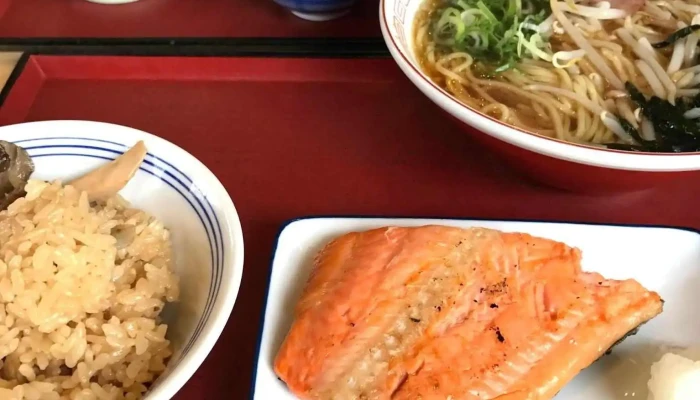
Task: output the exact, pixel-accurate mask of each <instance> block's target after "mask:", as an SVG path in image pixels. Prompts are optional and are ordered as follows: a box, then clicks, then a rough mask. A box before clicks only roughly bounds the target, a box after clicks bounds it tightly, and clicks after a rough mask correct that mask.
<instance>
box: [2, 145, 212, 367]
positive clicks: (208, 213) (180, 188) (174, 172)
mask: <svg viewBox="0 0 700 400" xmlns="http://www.w3.org/2000/svg"><path fill="white" fill-rule="evenodd" d="M31 142H41V143H42V144H38V145H35V146H32V145H31V144H30V143H31ZM52 142H53V143H56V142H58V143H60V144H43V143H52ZM67 142H77V144H69V143H67ZM15 143H17V144H21V145H22V147H23V148H24V149H25V150H27V152H28V153H29V155H30V156H31V157H32V158H41V157H61V156H63V157H65V156H73V157H76V156H77V157H89V158H98V159H102V160H106V161H111V160H114V159H115V158H116V157H118V156H119V155H121V154H122V153H123V152H124V151H126V150H127V149H128V148H129V146H127V145H124V144H122V143H117V142H112V141H108V140H102V139H92V138H84V137H52V138H34V139H24V140H17V141H15ZM105 146H112V147H114V146H116V147H117V149H114V148H108V147H105ZM47 150H48V151H49V152H46V151H47ZM96 152H97V153H98V154H95V153H96ZM99 153H102V154H99ZM149 167H150V168H149ZM139 170H140V171H143V172H145V173H147V174H149V175H152V176H154V177H156V178H158V179H160V180H161V181H163V183H165V184H166V185H168V186H170V187H171V188H172V189H173V190H175V191H176V192H177V193H178V194H179V195H180V196H182V198H183V199H184V200H185V201H186V202H187V203H188V204H189V205H190V207H192V209H193V210H194V212H195V213H196V214H197V217H198V218H199V221H200V223H201V224H202V226H203V227H204V230H205V231H206V233H207V240H208V241H209V247H210V249H211V254H210V257H211V263H212V266H213V271H212V274H211V278H210V282H209V291H208V294H207V300H206V302H205V305H204V312H203V313H202V315H201V316H200V318H199V321H197V325H196V326H195V329H194V333H193V334H192V336H191V337H190V339H189V340H188V342H187V343H186V344H185V346H184V347H183V350H182V353H181V355H180V357H179V359H178V360H176V362H175V363H174V364H173V366H172V367H171V366H170V365H168V367H171V368H174V367H176V366H177V365H178V364H179V362H180V361H181V360H183V359H184V358H185V356H186V355H187V353H188V352H189V350H190V349H191V348H192V346H193V345H194V343H195V342H196V341H197V339H198V338H199V335H200V333H201V331H202V329H203V328H204V325H205V324H206V323H207V321H208V320H209V316H210V315H211V311H212V309H213V306H214V303H215V300H216V298H217V297H218V295H219V289H220V288H221V281H222V274H223V270H224V265H223V260H224V251H225V250H224V246H223V233H222V229H221V224H220V223H219V219H218V217H217V216H216V212H215V211H214V208H213V206H212V205H211V203H210V202H209V200H208V199H207V198H206V196H205V195H204V194H203V193H202V191H201V190H200V189H199V187H198V186H197V185H196V184H195V183H194V181H193V180H192V179H191V178H190V177H189V176H187V175H186V174H185V173H183V172H182V171H180V170H179V169H178V168H177V167H175V166H174V165H173V164H172V163H170V162H168V161H166V160H164V159H163V158H161V157H158V156H156V155H153V154H151V153H148V154H147V155H146V159H145V160H144V162H143V164H141V166H140V168H139ZM166 177H167V178H168V179H166ZM183 180H184V181H185V182H183ZM187 193H189V194H190V196H187ZM193 200H194V202H193ZM195 203H196V204H197V205H198V206H199V208H198V207H196V206H195Z"/></svg>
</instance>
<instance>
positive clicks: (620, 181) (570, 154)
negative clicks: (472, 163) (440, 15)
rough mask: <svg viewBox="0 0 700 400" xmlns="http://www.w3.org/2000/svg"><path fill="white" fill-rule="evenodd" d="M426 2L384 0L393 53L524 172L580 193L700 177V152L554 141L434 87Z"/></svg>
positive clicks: (452, 113) (469, 128) (436, 98)
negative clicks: (420, 38)
mask: <svg viewBox="0 0 700 400" xmlns="http://www.w3.org/2000/svg"><path fill="white" fill-rule="evenodd" d="M423 2H424V0H380V5H379V14H380V15H379V20H380V24H381V29H382V35H383V37H384V40H385V42H386V44H387V47H388V48H389V51H390V53H391V55H392V57H393V59H394V60H395V62H396V63H397V64H398V66H399V68H400V69H401V70H402V71H403V72H404V74H405V75H406V76H407V77H408V78H409V79H410V80H411V82H413V84H414V85H415V86H416V87H417V88H418V89H419V90H420V91H421V92H422V93H423V94H424V95H426V96H427V97H428V98H429V99H430V100H431V101H432V102H433V103H435V104H436V105H437V106H439V107H440V109H442V110H443V111H444V112H445V113H446V114H447V115H446V118H452V119H454V120H455V121H456V122H457V126H459V127H460V128H461V129H463V130H464V131H465V132H466V133H467V134H469V135H471V136H473V137H474V139H475V140H476V141H478V142H480V143H482V144H483V145H484V146H486V147H488V148H490V149H491V150H493V152H494V153H497V154H499V155H500V156H502V158H503V159H504V161H505V162H507V163H508V164H511V165H512V166H514V168H515V169H516V170H517V171H519V172H522V173H523V174H525V175H527V176H529V177H531V178H533V179H535V180H537V181H539V182H541V183H545V184H547V185H550V186H555V187H558V188H562V189H566V190H572V191H578V192H585V193H590V192H601V193H607V192H628V191H637V190H643V189H647V188H651V187H655V186H659V185H662V184H667V183H670V182H673V181H676V180H681V179H682V180H685V179H690V178H700V153H679V154H671V153H644V152H625V151H617V150H610V149H607V148H602V147H594V146H586V145H581V144H575V143H571V142H565V141H562V140H558V139H553V138H549V137H546V136H543V135H540V134H538V133H537V132H528V131H524V130H520V129H517V128H514V127H511V126H509V125H506V124H504V123H503V122H500V121H498V120H496V119H494V118H491V117H490V116H487V115H485V114H483V113H480V112H477V111H475V110H474V109H472V108H470V107H467V106H466V105H464V104H463V103H461V102H460V101H458V100H457V99H455V98H454V97H453V96H452V95H451V94H449V93H448V92H447V91H446V90H444V89H443V88H441V87H440V86H438V85H437V84H436V83H434V82H433V81H432V80H431V79H430V78H429V77H428V76H427V75H426V74H425V73H424V72H423V71H422V70H421V68H420V66H419V64H418V58H417V55H416V53H415V51H414V46H413V45H414V43H413V39H414V38H413V27H414V20H415V18H416V15H417V13H418V10H419V8H420V7H421V5H422V4H423Z"/></svg>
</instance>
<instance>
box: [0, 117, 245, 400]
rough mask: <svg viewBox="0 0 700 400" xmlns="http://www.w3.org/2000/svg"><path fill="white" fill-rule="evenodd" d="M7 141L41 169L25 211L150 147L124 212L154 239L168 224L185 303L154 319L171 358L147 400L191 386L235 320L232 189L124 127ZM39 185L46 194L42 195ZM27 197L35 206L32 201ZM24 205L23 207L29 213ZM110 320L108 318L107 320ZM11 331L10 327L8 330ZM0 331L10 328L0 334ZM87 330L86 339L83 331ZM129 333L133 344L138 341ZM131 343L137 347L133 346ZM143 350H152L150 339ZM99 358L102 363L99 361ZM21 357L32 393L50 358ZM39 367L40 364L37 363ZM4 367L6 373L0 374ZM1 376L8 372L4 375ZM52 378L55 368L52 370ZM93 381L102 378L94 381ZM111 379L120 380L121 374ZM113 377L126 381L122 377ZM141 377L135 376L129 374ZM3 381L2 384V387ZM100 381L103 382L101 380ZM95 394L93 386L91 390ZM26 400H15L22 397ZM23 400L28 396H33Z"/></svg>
mask: <svg viewBox="0 0 700 400" xmlns="http://www.w3.org/2000/svg"><path fill="white" fill-rule="evenodd" d="M0 138H1V139H2V140H6V141H8V142H11V143H14V144H15V145H18V146H20V147H21V148H23V149H24V150H26V152H27V153H28V155H29V156H30V157H31V159H32V161H33V163H34V173H33V174H32V176H31V180H30V183H29V184H27V193H28V194H27V196H25V197H26V198H22V199H20V200H22V201H24V202H31V201H35V199H34V198H33V197H36V196H37V195H36V194H33V192H37V189H36V187H37V186H41V188H42V190H45V191H46V193H50V192H51V190H54V192H55V190H57V189H55V188H54V189H52V188H51V187H52V186H55V187H58V188H60V187H61V186H60V184H54V185H51V184H50V183H51V182H52V181H55V180H59V181H61V182H67V181H69V180H71V179H73V178H76V177H78V176H81V175H83V174H85V173H86V172H88V171H91V170H94V169H95V168H98V167H100V166H103V165H105V164H106V163H109V162H110V161H111V160H114V159H116V158H117V157H119V156H121V155H122V154H123V153H124V152H126V151H127V150H128V149H129V148H131V147H132V146H134V144H136V143H138V142H139V141H143V143H144V144H145V147H146V149H147V151H148V152H147V153H146V154H145V158H144V159H143V162H142V163H140V165H139V166H138V170H137V171H136V173H135V174H134V176H133V177H132V178H131V179H130V180H129V182H128V184H127V185H126V187H124V188H123V190H121V191H120V192H119V195H120V196H121V197H122V198H123V199H125V200H126V201H127V202H128V203H129V204H130V205H129V206H125V207H126V208H129V207H133V208H134V209H137V210H143V211H144V212H145V213H143V214H144V215H150V216H152V218H151V219H148V220H144V221H146V222H148V223H146V224H144V226H147V229H155V231H154V232H162V231H158V230H157V229H158V226H159V224H161V223H162V225H163V226H164V227H165V230H166V231H167V232H169V233H167V232H165V233H164V234H163V237H164V238H166V239H169V244H170V249H169V250H170V251H171V253H172V262H171V263H170V265H171V269H172V274H173V275H174V276H175V277H177V281H179V298H178V299H177V301H174V302H169V301H170V300H167V301H168V302H167V304H166V305H165V307H164V308H163V310H162V312H160V310H159V309H158V310H157V311H158V312H159V313H160V315H159V316H158V318H157V319H155V320H156V321H158V323H160V321H161V320H162V324H163V325H167V334H166V338H167V340H168V341H170V343H171V346H170V347H171V351H172V356H170V357H169V358H168V360H167V365H166V366H165V367H164V368H165V369H164V371H162V373H161V372H158V374H155V376H153V378H155V377H157V380H156V381H155V383H153V384H151V382H150V381H149V382H146V383H147V384H148V385H147V386H148V390H147V392H146V395H145V397H146V398H149V399H166V398H170V397H172V396H173V395H174V394H175V393H176V392H177V391H178V390H179V389H180V388H181V387H182V386H183V385H184V383H185V382H186V381H187V380H188V379H189V378H190V377H191V376H192V374H193V373H194V371H195V370H196V369H197V368H198V367H199V365H200V364H201V363H202V361H203V360H204V358H205V357H206V355H207V354H208V353H209V351H210V350H211V348H212V347H213V345H214V343H215V342H216V340H217V338H218V336H219V335H220V334H221V331H222V330H223V328H224V326H225V324H226V321H227V320H228V317H229V315H230V313H231V310H232V308H233V305H234V303H235V299H236V297H237V294H238V289H239V287H240V282H241V277H242V267H243V237H242V231H241V226H240V221H239V218H238V215H237V212H236V209H235V207H234V205H233V203H232V201H231V199H230V198H229V196H228V194H227V192H226V189H225V188H224V187H223V186H222V185H221V183H220V182H219V181H218V180H217V178H216V177H215V176H214V175H213V174H212V173H211V172H210V171H209V170H208V169H207V168H206V167H205V166H204V165H203V164H202V163H201V162H199V161H198V160H197V159H195V158H194V157H193V156H191V155H190V154H188V153H187V152H185V151H184V150H182V149H181V148H179V147H177V146H175V145H173V144H171V143H169V142H167V141H165V140H163V139H160V138H158V137H156V136H153V135H150V134H148V133H145V132H142V131H139V130H136V129H132V128H127V127H123V126H119V125H113V124H106V123H98V122H89V121H45V122H33V123H25V124H18V125H12V126H6V127H1V128H0ZM37 182H38V183H37ZM45 182H46V183H45ZM42 185H45V186H46V187H47V188H46V189H44V186H42ZM68 188H70V186H66V187H65V189H66V190H68ZM30 195H31V196H33V197H32V198H31V199H29V197H30ZM39 197H41V196H39ZM20 200H17V201H16V203H17V204H20V203H22V201H20ZM39 200H41V199H39ZM91 200H92V199H91ZM36 201H38V200H36ZM76 204H77V203H76ZM91 204H94V202H93V203H91ZM20 206H21V204H20V205H16V204H14V203H13V204H12V206H11V207H15V208H18V207H20ZM91 207H94V206H92V205H91ZM118 207H119V206H117V208H118ZM10 213H12V212H10ZM113 214H114V213H112V214H110V215H113ZM117 214H118V213H117ZM135 214H138V213H137V212H136V211H134V212H131V211H128V212H127V216H133V215H135ZM139 215H140V214H139ZM0 219H2V216H0ZM37 226H38V225H37ZM137 229H141V228H137ZM83 243H84V242H83ZM28 246H29V245H27V247H28ZM86 247H87V246H86ZM142 247H143V246H142ZM144 248H145V247H144ZM33 255H34V254H33ZM55 265H59V264H55ZM0 267H2V266H1V265H0ZM22 268H24V266H23V267H22ZM0 269H2V268H0ZM23 271H24V270H23ZM13 273H14V272H13ZM91 273H97V272H91ZM8 276H9V275H8ZM154 276H155V275H154ZM0 278H1V277H0ZM133 280H135V279H133ZM141 280H144V281H145V279H140V280H139V282H141ZM0 281H1V279H0ZM52 282H53V281H52ZM115 282H116V278H115ZM13 283H14V281H13ZM174 293H175V294H177V293H176V292H174ZM81 301H82V300H81ZM0 303H6V304H10V303H11V301H8V299H0ZM4 305H5V304H3V312H4V308H5V307H4ZM88 308H90V307H88ZM8 309H9V308H8ZM110 310H111V309H110ZM8 315H9V314H8ZM88 315H90V314H88ZM108 317H109V313H107V316H106V317H105V319H106V318H108ZM15 319H16V320H17V321H19V320H21V318H19V317H17V318H15V317H13V318H12V320H11V321H12V322H14V320H15ZM76 321H77V320H71V326H70V328H71V329H73V330H78V329H75V328H76ZM80 324H81V321H78V322H77V325H78V326H80ZM86 324H87V323H86ZM149 324H151V322H149ZM0 325H2V324H0ZM66 326H68V324H66ZM149 326H150V325H149ZM8 328H10V327H4V329H5V330H8ZM0 329H3V327H2V326H0ZM62 329H64V330H65V331H67V330H68V328H62ZM81 329H83V331H84V329H85V328H84V327H81ZM10 330H12V329H10ZM110 330H111V328H110ZM57 331H58V330H57ZM27 332H28V331H27ZM15 333H16V329H15ZM66 333H67V332H66ZM128 333H129V335H131V332H128ZM161 333H163V332H162V330H161ZM52 334H53V333H52ZM88 334H89V333H88ZM93 335H94V332H93ZM83 336H84V332H83ZM47 337H48V334H47ZM68 337H72V336H68ZM0 339H1V338H0ZM61 340H63V339H61ZM93 340H94V338H93ZM125 340H131V339H129V338H128V337H126V338H125ZM142 342H144V343H145V341H143V338H142ZM93 344H94V343H93ZM110 344H111V343H110ZM144 346H145V345H142V346H141V347H142V350H141V353H143V352H144V351H146V350H145V347H144ZM0 347H2V346H0ZM98 349H99V347H98ZM83 350H84V349H83ZM89 350H90V351H88V352H86V354H85V357H87V358H90V357H93V356H97V351H93V350H95V348H94V346H93V347H91V348H90V349H89ZM52 351H53V353H51V352H47V354H56V352H58V351H57V350H56V349H55V348H53V350H52ZM93 352H94V353H95V354H92V353H93ZM58 353H60V352H58ZM88 353H90V354H88ZM146 354H148V353H146ZM22 357H23V358H22V361H21V362H22V363H27V365H30V366H31V365H33V371H29V368H30V367H27V366H25V365H24V364H23V365H22V366H23V367H24V368H25V369H24V373H23V372H20V374H22V375H24V377H20V378H21V379H20V381H21V382H25V383H26V381H32V380H33V379H32V378H34V379H36V380H37V381H40V379H39V378H37V377H38V376H40V375H41V374H42V373H43V371H44V369H45V368H47V366H46V365H40V366H38V367H37V366H36V364H32V362H35V361H36V360H40V359H41V360H42V362H40V364H46V360H44V359H45V358H46V357H45V356H42V357H43V358H42V357H39V356H36V357H34V356H29V355H26V354H25V355H23V356H22ZM32 357H34V358H36V360H34V361H32V362H30V361H31V360H32ZM87 358H85V360H87ZM67 359H68V358H66V360H67ZM91 360H92V359H91ZM77 361H78V360H72V361H71V363H70V364H71V365H73V366H74V365H75V364H76V363H77ZM100 365H101V364H100ZM2 367H3V366H2V365H0V368H2ZM4 367H5V368H9V366H7V365H5V366H4ZM40 367H43V368H40ZM50 368H51V366H49V368H48V369H50ZM83 369H85V367H83ZM90 372H91V373H92V374H93V375H95V374H96V372H95V371H90ZM132 372H133V371H132ZM25 373H26V374H25ZM76 374H77V373H76ZM110 374H112V375H115V372H114V371H112V372H110ZM116 374H117V375H118V374H123V372H119V371H117V373H116ZM134 374H135V372H133V373H132V375H134ZM18 375H19V374H18ZM34 375H36V376H37V377H35V376H34ZM106 375H109V374H106ZM151 375H154V374H151ZM157 375H160V376H159V377H158V376H157ZM27 376H29V378H27ZM5 378H6V377H5V376H3V379H5ZM148 378H149V375H147V374H142V375H141V377H140V379H141V380H144V381H146V380H147V379H148ZM100 379H101V380H104V379H103V377H100ZM92 380H93V381H95V380H96V379H92ZM9 381H10V380H8V381H2V380H0V390H2V389H6V388H7V386H8V382H9ZM92 384H93V385H94V382H92ZM75 385H76V384H75V383H66V384H65V385H64V386H66V388H67V389H75V391H76V393H77V391H78V389H81V388H80V387H78V388H77V389H76V388H75V387H74V386H75ZM25 386H26V385H25ZM72 386H73V387H72ZM10 389H11V388H10ZM30 389H31V388H30ZM30 389H27V390H30ZM82 389H83V390H85V391H86V393H87V392H89V390H90V383H88V384H87V385H83V386H82ZM22 390H24V389H20V391H19V392H21V391H22ZM96 390H98V391H99V390H100V389H99V388H98V389H96ZM40 391H41V390H40ZM19 392H18V394H19V395H22V393H19ZM24 395H26V396H29V395H30V393H28V392H27V393H24ZM47 398H48V397H47ZM51 398H53V397H51ZM55 398H58V397H55Z"/></svg>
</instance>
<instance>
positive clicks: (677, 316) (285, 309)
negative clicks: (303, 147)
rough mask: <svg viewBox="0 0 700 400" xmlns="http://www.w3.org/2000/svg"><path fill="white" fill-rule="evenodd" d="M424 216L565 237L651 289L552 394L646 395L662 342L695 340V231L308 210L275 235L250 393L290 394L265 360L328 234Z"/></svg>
mask: <svg viewBox="0 0 700 400" xmlns="http://www.w3.org/2000/svg"><path fill="white" fill-rule="evenodd" d="M428 224H441V225H452V226H458V227H465V228H466V227H475V226H480V227H485V228H492V229H498V230H502V231H510V232H526V233H530V234H532V235H535V236H540V237H546V238H550V239H553V240H558V241H562V242H565V243H566V244H568V245H571V246H575V247H578V248H580V249H581V250H582V251H583V267H584V269H586V270H593V271H597V272H600V273H601V274H603V275H604V276H606V277H608V278H613V279H625V278H634V279H636V280H638V281H639V282H640V283H641V284H642V285H644V286H645V287H647V288H648V289H651V290H655V291H658V292H659V293H660V295H661V297H662V298H663V299H664V300H665V301H666V303H665V307H664V312H663V313H662V314H661V315H660V316H658V317H657V318H655V319H653V320H652V321H650V322H649V323H647V324H646V325H644V326H643V327H642V328H641V329H640V331H639V333H638V334H637V335H635V336H631V337H629V338H627V339H626V340H625V341H624V342H622V343H621V344H620V345H618V346H616V347H615V349H614V350H613V353H612V354H611V355H609V356H605V357H603V358H602V359H601V360H599V361H598V362H596V363H594V364H593V365H592V366H590V367H589V368H588V369H586V370H584V371H583V372H582V373H581V374H579V375H578V376H577V377H576V378H575V379H574V380H573V381H572V382H571V383H569V384H568V385H567V386H566V387H565V388H564V389H563V390H562V391H561V392H560V393H559V394H558V395H557V397H556V398H557V400H591V399H596V400H616V399H622V398H632V396H634V397H633V398H636V399H642V400H646V398H647V389H646V382H647V380H648V379H649V367H650V366H651V363H652V362H654V361H656V360H657V359H658V358H660V356H661V354H660V351H661V348H662V346H665V345H674V346H683V347H685V346H691V345H700V318H698V313H697V311H694V310H695V309H696V305H697V304H700V290H698V288H700V263H699V262H698V260H700V234H699V233H698V232H696V231H692V230H685V229H677V228H666V227H648V226H615V225H590V224H577V223H555V222H524V221H495V220H466V219H417V218H343V217H338V218H336V217H314V218H303V219H298V220H294V221H292V222H290V223H288V224H286V225H285V226H283V228H282V230H281V231H280V234H279V236H278V238H277V243H276V247H275V250H274V252H275V253H274V257H273V261H272V271H271V276H270V283H269V288H268V293H267V303H266V306H265V311H264V313H265V314H264V316H263V326H262V329H261V336H260V343H259V351H258V354H257V361H256V365H255V370H254V374H255V375H254V378H253V388H252V394H251V397H252V398H253V399H255V400H268V399H275V400H296V398H295V397H294V396H293V395H292V394H291V393H290V392H289V391H288V390H287V388H286V386H285V385H284V383H283V382H282V381H280V380H279V379H277V376H276V375H275V373H274V371H273V368H272V363H273V360H274V357H275V355H276V353H277V350H278V348H279V346H280V345H281V343H282V341H283V340H284V337H285V335H286V334H287V331H288V329H289V327H290V326H291V323H292V319H293V314H292V310H293V308H294V306H295V304H296V301H297V299H298V298H299V296H300V294H301V291H302V290H303V287H304V284H305V283H306V279H307V277H308V274H309V271H310V267H311V262H312V260H313V257H314V256H315V254H316V253H317V252H318V251H319V250H320V249H321V247H322V246H323V245H324V244H326V243H327V242H328V241H330V240H331V239H333V238H334V237H337V236H339V235H342V234H344V233H347V232H352V231H362V230H367V229H372V228H378V227H382V226H387V225H395V226H420V225H428Z"/></svg>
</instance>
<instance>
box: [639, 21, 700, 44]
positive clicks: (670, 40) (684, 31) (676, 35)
mask: <svg viewBox="0 0 700 400" xmlns="http://www.w3.org/2000/svg"><path fill="white" fill-rule="evenodd" d="M697 30H700V25H690V26H686V27H685V28H681V29H679V30H677V31H675V32H673V33H672V34H670V35H668V37H667V38H666V39H664V40H662V41H660V42H657V43H654V44H652V45H651V47H653V48H655V49H662V48H664V47H667V46H670V45H672V44H674V43H675V42H677V41H679V40H681V39H683V38H684V37H686V36H688V35H690V34H691V33H693V32H695V31H697Z"/></svg>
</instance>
